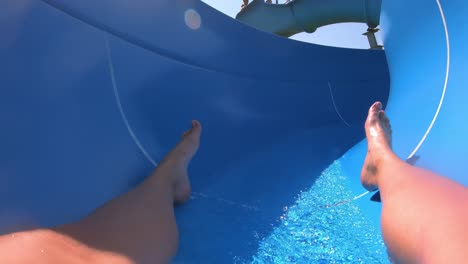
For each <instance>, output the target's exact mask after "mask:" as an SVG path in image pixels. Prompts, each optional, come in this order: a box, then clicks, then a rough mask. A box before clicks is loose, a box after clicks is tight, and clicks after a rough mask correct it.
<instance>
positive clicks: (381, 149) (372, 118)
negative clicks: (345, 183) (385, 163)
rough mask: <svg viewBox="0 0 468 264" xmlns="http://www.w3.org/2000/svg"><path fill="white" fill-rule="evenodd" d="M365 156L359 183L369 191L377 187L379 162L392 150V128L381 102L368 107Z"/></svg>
mask: <svg viewBox="0 0 468 264" xmlns="http://www.w3.org/2000/svg"><path fill="white" fill-rule="evenodd" d="M365 129H366V137H367V145H368V147H367V156H366V160H365V161H364V166H363V167H362V171H361V183H362V185H363V186H364V188H366V189H367V190H369V191H375V190H376V189H378V186H379V184H378V177H377V174H378V169H379V164H380V162H381V161H382V158H384V157H385V156H386V155H388V153H391V151H392V147H391V146H392V128H391V126H390V121H389V120H388V117H387V116H386V115H385V112H384V111H383V110H382V103H380V102H376V103H374V104H373V105H372V106H371V107H370V108H369V114H368V116H367V120H366V124H365Z"/></svg>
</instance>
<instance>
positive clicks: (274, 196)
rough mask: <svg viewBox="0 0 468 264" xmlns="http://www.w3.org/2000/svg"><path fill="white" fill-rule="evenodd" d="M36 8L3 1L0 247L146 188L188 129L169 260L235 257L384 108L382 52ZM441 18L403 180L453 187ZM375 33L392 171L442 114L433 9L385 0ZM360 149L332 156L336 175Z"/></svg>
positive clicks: (245, 253)
mask: <svg viewBox="0 0 468 264" xmlns="http://www.w3.org/2000/svg"><path fill="white" fill-rule="evenodd" d="M47 2H48V3H49V4H51V5H49V4H45V3H44V2H38V1H29V0H21V1H18V0H15V1H13V0H7V1H2V2H1V3H0V17H1V18H2V21H3V24H2V27H1V29H0V30H1V31H0V33H1V37H2V42H1V43H0V57H1V58H2V60H1V61H0V72H1V73H2V74H1V75H0V85H1V90H0V93H1V96H0V120H1V121H2V124H3V125H4V129H2V131H1V132H0V136H1V137H0V144H1V146H2V148H1V150H0V178H1V180H2V185H1V186H0V201H1V203H0V216H1V217H0V219H1V220H0V230H1V232H2V233H4V232H8V231H11V230H18V229H24V228H29V227H32V226H36V225H53V224H59V223H63V222H66V221H71V220H75V219H77V218H80V217H82V216H84V215H86V214H87V213H89V212H90V211H92V210H93V209H94V208H96V207H97V206H99V205H101V204H102V203H104V202H105V201H107V200H109V199H111V198H113V197H115V196H116V195H118V194H120V193H122V192H125V191H126V190H128V189H129V188H131V187H132V186H134V185H135V184H137V183H138V182H139V181H141V180H142V179H143V178H144V177H145V176H146V175H148V174H149V173H150V171H151V170H152V169H153V168H154V165H155V164H157V162H158V161H159V160H160V159H161V158H162V157H163V155H164V153H166V152H167V151H168V150H169V149H170V148H171V146H173V145H174V144H175V142H176V141H177V140H178V138H179V135H180V133H181V132H182V131H183V130H184V129H186V128H187V126H188V124H189V122H190V120H191V119H192V118H197V119H199V120H200V121H201V122H202V123H203V124H204V134H203V138H202V147H201V149H200V152H199V155H197V157H196V158H195V160H194V161H193V164H192V166H191V168H190V173H191V178H192V182H193V189H194V195H193V199H192V201H191V203H190V206H183V207H179V208H177V210H176V214H177V216H178V220H179V225H180V228H181V233H182V234H183V236H182V238H181V250H180V253H179V256H178V258H177V260H178V261H180V262H182V263H186V262H189V261H191V260H192V261H193V260H194V259H203V260H205V261H206V262H207V263H208V262H218V263H219V262H229V261H232V260H233V259H235V258H236V257H239V258H241V259H248V258H249V257H250V256H252V254H254V253H255V251H256V248H257V246H258V238H259V237H260V238H261V237H265V236H267V235H268V234H269V232H270V231H271V229H272V228H273V227H274V225H275V224H276V223H277V222H276V219H278V217H279V216H280V215H281V214H282V207H283V206H284V205H288V204H291V203H293V202H294V199H295V196H296V195H297V194H298V193H299V192H300V190H303V189H305V188H308V187H310V186H312V185H313V184H314V181H315V179H316V178H317V177H318V176H319V175H320V172H321V171H322V170H324V169H325V168H327V167H328V166H329V165H330V164H331V163H332V161H333V160H335V159H337V158H339V157H340V156H341V155H342V154H343V153H344V152H345V151H346V150H348V149H349V148H351V147H352V146H353V145H355V144H356V143H357V142H358V141H359V140H361V139H362V138H363V131H362V123H363V120H364V117H365V114H366V110H367V107H368V106H369V105H370V104H371V103H372V102H373V101H375V100H382V101H384V102H385V101H387V94H388V89H389V76H388V72H387V68H386V60H385V56H384V53H383V52H381V51H367V50H348V49H338V48H329V47H323V46H316V45H309V44H305V43H300V42H296V41H291V40H287V39H283V38H280V37H277V36H274V35H270V34H266V33H262V32H259V31H257V30H255V29H251V28H249V27H247V26H245V25H242V24H240V23H238V22H236V21H233V20H232V19H230V18H228V17H226V16H224V15H222V14H220V13H219V12H217V11H215V10H214V9H212V8H210V7H208V6H206V5H204V4H203V3H200V2H198V1H143V0H140V1H131V4H129V3H130V2H128V1H115V0H114V1H110V0H108V1H99V2H98V3H96V2H95V1H66V0H63V1H47ZM441 4H442V6H443V7H444V10H445V14H446V20H447V25H448V28H449V32H450V28H451V27H450V25H454V24H455V25H457V32H454V33H453V34H451V35H450V45H451V54H452V55H451V64H450V65H451V67H450V75H449V81H448V86H447V90H446V91H447V93H446V97H445V101H444V104H443V107H442V108H441V111H440V114H439V118H438V119H437V121H436V123H435V125H434V127H433V129H432V132H431V133H430V134H429V136H428V137H427V139H426V141H425V143H424V144H423V145H422V147H421V149H420V150H419V152H418V155H420V156H421V158H420V160H419V161H418V163H417V165H421V166H425V167H428V168H430V169H433V170H435V171H438V172H442V173H444V174H446V175H449V176H450V177H452V178H453V179H455V180H457V181H459V182H462V183H463V184H465V185H466V179H467V178H466V177H465V176H464V174H463V171H464V166H465V165H464V163H463V159H464V157H466V155H465V154H466V147H465V146H466V140H464V138H463V136H464V135H465V134H466V133H465V132H466V126H465V125H463V124H461V123H460V122H459V120H460V119H462V117H463V113H464V109H463V100H464V98H466V96H465V95H466V91H465V90H466V89H465V90H463V89H462V85H463V83H464V80H466V79H465V78H464V75H463V72H462V69H463V66H464V65H466V58H467V56H466V53H464V51H463V49H462V42H463V40H466V33H465V32H466V30H465V28H463V27H464V25H463V23H462V22H463V14H466V13H467V12H466V4H462V3H461V2H460V1H454V2H452V3H448V2H447V3H444V2H442V3H441ZM401 5H405V6H411V7H412V8H407V9H403V8H401ZM52 6H53V7H52ZM414 10H418V13H417V14H416V13H414V12H412V11H414ZM405 12H408V13H405ZM418 16H421V17H424V18H425V19H415V18H417V17H418ZM429 18H430V19H429ZM408 25H411V27H410V26H408ZM413 28H414V29H417V30H418V31H417V32H413V31H410V30H412V29H413ZM452 28H453V26H452ZM382 29H383V30H384V31H385V32H386V35H385V37H386V42H385V45H386V51H387V55H388V61H389V67H390V71H391V77H392V90H391V96H390V101H389V107H388V112H389V115H390V117H391V118H392V122H393V125H394V130H395V150H396V151H397V153H398V154H400V155H401V156H402V157H404V156H405V155H409V153H410V152H411V151H412V150H413V149H414V146H415V145H416V144H417V142H418V141H419V140H420V138H421V136H422V135H423V134H424V132H425V131H426V129H427V126H428V125H429V124H430V120H431V119H432V117H433V115H434V112H435V110H436V108H437V105H438V103H439V99H440V93H441V87H443V84H444V76H445V75H444V74H445V73H444V72H445V69H446V63H445V62H446V47H445V43H446V42H445V40H444V36H445V34H444V28H443V24H442V22H441V17H440V13H439V9H438V8H437V5H436V4H435V3H430V2H423V1H414V2H412V3H407V2H404V4H403V2H402V1H391V2H390V1H384V3H383V16H382ZM452 31H454V30H452ZM465 68H466V67H465ZM465 83H466V82H465ZM415 99H419V105H417V107H415V105H414V102H415ZM363 150H364V146H363V144H362V143H361V144H358V145H356V146H355V147H354V148H353V149H351V150H350V151H349V152H348V153H347V154H346V155H345V157H344V159H343V161H344V162H343V164H345V166H344V167H345V168H346V169H347V170H349V171H350V173H349V175H352V176H354V175H355V176H356V177H357V175H358V173H354V172H353V170H357V168H358V167H359V166H360V164H362V160H363V159H362V158H363V156H362V153H363V152H362V151H363ZM350 182H351V185H353V184H357V181H356V180H353V179H351V181H350ZM356 186H357V187H356V188H354V185H353V186H351V188H353V189H355V190H356V193H358V192H359V191H360V189H359V188H360V187H359V186H358V185H356ZM359 201H360V202H359V203H362V204H363V205H362V208H367V207H368V205H369V204H370V203H369V202H367V201H366V200H364V199H361V200H359ZM375 207H377V205H375ZM372 210H374V208H371V209H370V210H369V211H372ZM375 219H378V218H377V217H375Z"/></svg>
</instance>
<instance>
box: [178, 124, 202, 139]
mask: <svg viewBox="0 0 468 264" xmlns="http://www.w3.org/2000/svg"><path fill="white" fill-rule="evenodd" d="M201 129H202V127H201V124H200V122H198V121H197V120H193V121H192V127H191V128H190V129H189V130H188V131H186V132H185V133H184V135H183V136H182V137H183V139H189V140H191V141H195V142H198V141H199V140H200V135H201Z"/></svg>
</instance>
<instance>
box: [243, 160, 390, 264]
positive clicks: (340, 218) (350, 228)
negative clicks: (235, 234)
mask: <svg viewBox="0 0 468 264" xmlns="http://www.w3.org/2000/svg"><path fill="white" fill-rule="evenodd" d="M352 195H353V194H352V192H351V191H350V190H349V188H348V187H347V186H346V178H345V177H344V176H343V173H342V169H341V165H340V162H339V161H335V162H334V163H333V164H332V165H331V166H330V167H329V168H328V169H326V170H325V171H324V172H323V173H322V175H321V176H320V178H319V179H318V180H317V181H316V182H315V184H314V185H313V186H312V187H311V189H310V190H308V191H306V192H302V193H301V194H300V196H299V199H298V200H297V201H296V203H295V204H294V205H292V206H290V207H289V208H287V209H286V208H285V210H284V214H283V216H282V217H280V223H279V225H278V226H277V227H276V228H275V229H274V230H273V232H272V233H271V234H270V235H269V236H268V237H266V238H264V239H263V240H261V241H260V245H259V249H258V252H257V254H256V256H254V257H253V260H252V263H255V264H257V263H388V260H387V254H386V249H385V246H384V243H383V240H382V237H381V235H380V231H378V230H377V229H376V228H374V227H373V225H372V224H371V223H369V222H368V221H367V219H366V218H365V217H364V215H363V213H362V212H361V211H360V209H359V208H358V207H357V206H356V205H355V204H353V203H347V204H343V205H341V206H335V207H331V208H327V207H324V206H323V205H324V204H327V203H328V202H329V201H330V200H339V199H343V198H345V197H351V196H352Z"/></svg>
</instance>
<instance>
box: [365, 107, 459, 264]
mask: <svg viewBox="0 0 468 264" xmlns="http://www.w3.org/2000/svg"><path fill="white" fill-rule="evenodd" d="M366 135H367V139H368V146H369V147H368V153H367V157H366V161H365V163H364V166H363V170H362V173H361V181H362V184H363V186H364V187H366V188H367V189H368V190H375V189H377V188H378V189H379V190H380V192H381V198H382V204H383V205H382V206H383V210H382V232H383V236H384V240H385V243H386V245H387V247H388V249H389V251H390V254H391V255H392V259H393V260H395V261H397V263H462V261H463V260H466V259H468V253H467V251H466V248H468V227H467V224H466V223H468V206H467V205H468V191H467V188H465V187H464V186H462V185H460V184H458V183H456V182H454V181H451V180H449V179H447V178H445V177H443V176H440V175H437V174H435V173H432V172H429V171H427V170H424V169H421V168H417V167H413V166H411V165H409V164H407V163H405V162H403V161H402V160H400V159H399V158H398V157H397V156H396V155H395V154H394V153H393V152H392V150H391V128H390V123H389V120H388V118H387V117H386V115H385V112H384V111H383V110H382V105H381V104H380V103H376V104H374V105H373V106H372V107H371V108H370V109H369V116H368V118H367V121H366Z"/></svg>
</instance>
